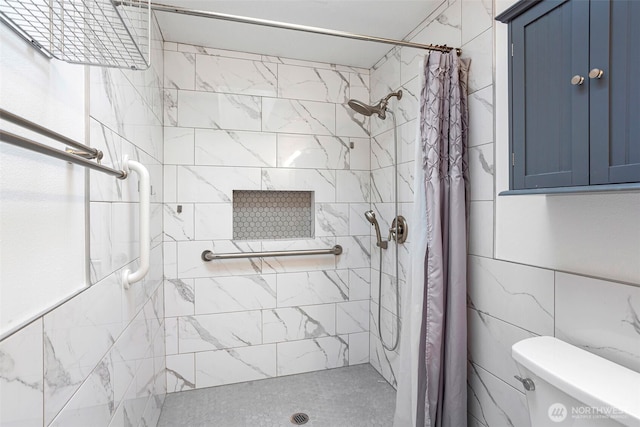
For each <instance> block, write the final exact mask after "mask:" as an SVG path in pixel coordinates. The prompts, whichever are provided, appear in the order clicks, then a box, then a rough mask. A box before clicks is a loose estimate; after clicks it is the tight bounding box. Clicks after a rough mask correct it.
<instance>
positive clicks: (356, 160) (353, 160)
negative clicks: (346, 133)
mask: <svg viewBox="0 0 640 427" xmlns="http://www.w3.org/2000/svg"><path fill="white" fill-rule="evenodd" d="M349 142H350V143H351V144H352V145H353V148H351V151H350V152H349V169H351V170H365V171H368V170H370V169H371V140H370V139H369V138H349Z"/></svg>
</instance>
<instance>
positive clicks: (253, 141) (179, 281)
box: [163, 42, 371, 392]
mask: <svg viewBox="0 0 640 427" xmlns="http://www.w3.org/2000/svg"><path fill="white" fill-rule="evenodd" d="M164 48H165V53H164V54H165V75H164V87H165V95H164V99H165V146H164V179H165V183H164V184H165V187H164V191H165V192H164V206H163V210H164V224H163V229H164V244H163V245H164V253H165V276H166V280H165V283H164V287H165V289H164V291H165V307H166V316H167V318H166V346H167V386H168V391H169V392H174V391H181V390H188V389H193V388H202V387H210V386H216V385H222V384H230V383H237V382H241V381H249V380H256V379H262V378H269V377H275V376H281V375H290V374H295V373H301V372H308V371H315V370H322V369H330V368H336V367H341V366H347V365H353V364H358V363H367V362H368V361H369V316H368V312H369V298H370V291H369V286H370V285H369V277H370V274H369V267H370V262H371V260H370V258H371V247H370V232H371V230H370V227H369V226H368V223H367V222H366V220H365V219H364V216H363V214H364V212H365V211H366V210H367V209H369V206H370V203H371V194H370V189H371V186H370V135H369V122H368V120H367V119H364V118H363V117H362V116H357V115H354V113H352V112H351V111H350V110H348V109H347V108H345V103H346V102H347V100H348V99H349V98H352V97H357V98H360V99H363V100H364V101H368V99H369V70H366V69H357V68H351V67H343V66H336V65H330V64H323V63H313V62H304V61H294V60H288V59H283V58H277V57H267V56H262V55H255V54H247V53H242V52H233V51H225V50H218V49H212V48H208V47H201V46H190V45H184V44H177V43H172V42H165V44H164ZM351 145H353V148H352V147H351ZM234 190H286V191H311V192H313V195H312V200H313V212H312V214H313V217H314V224H313V227H314V228H315V230H314V235H313V236H312V237H311V238H304V239H300V238H297V239H291V238H282V237H285V236H282V237H280V238H275V239H260V238H259V236H256V237H254V238H253V239H252V238H251V236H246V235H243V239H242V240H233V236H234V229H233V224H234V221H233V192H234ZM179 210H180V212H179ZM336 244H339V245H342V247H343V249H344V252H343V254H342V255H340V256H338V257H335V256H333V255H326V256H313V257H311V256H305V257H295V258H293V257H291V258H287V257H280V258H264V259H260V258H253V259H235V260H225V261H213V262H209V263H205V262H203V261H202V260H201V258H200V254H201V253H202V251H203V250H205V249H209V250H212V251H214V252H253V251H273V250H297V249H316V248H323V249H324V248H330V247H332V246H333V245H336Z"/></svg>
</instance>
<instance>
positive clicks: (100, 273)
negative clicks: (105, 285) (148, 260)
mask: <svg viewBox="0 0 640 427" xmlns="http://www.w3.org/2000/svg"><path fill="white" fill-rule="evenodd" d="M89 209H90V218H91V226H90V239H89V244H90V246H89V254H90V268H91V270H90V271H91V283H96V282H98V281H99V280H102V279H104V278H105V276H107V275H108V274H110V273H111V272H112V271H113V270H114V267H113V258H112V254H113V251H112V250H111V242H112V237H111V234H112V233H111V227H112V222H111V203H98V202H91V204H90V205H89Z"/></svg>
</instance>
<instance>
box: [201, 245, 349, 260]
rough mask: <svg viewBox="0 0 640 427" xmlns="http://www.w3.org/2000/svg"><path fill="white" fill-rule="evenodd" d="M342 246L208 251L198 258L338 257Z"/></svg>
mask: <svg viewBox="0 0 640 427" xmlns="http://www.w3.org/2000/svg"><path fill="white" fill-rule="evenodd" d="M341 253H342V246H340V245H335V246H334V247H332V248H330V249H310V250H299V251H271V252H237V253H229V254H216V253H213V252H211V251H209V250H207V251H204V252H202V255H201V256H200V257H201V258H202V260H203V261H213V260H215V259H235V258H265V257H278V256H300V255H336V256H337V255H340V254H341Z"/></svg>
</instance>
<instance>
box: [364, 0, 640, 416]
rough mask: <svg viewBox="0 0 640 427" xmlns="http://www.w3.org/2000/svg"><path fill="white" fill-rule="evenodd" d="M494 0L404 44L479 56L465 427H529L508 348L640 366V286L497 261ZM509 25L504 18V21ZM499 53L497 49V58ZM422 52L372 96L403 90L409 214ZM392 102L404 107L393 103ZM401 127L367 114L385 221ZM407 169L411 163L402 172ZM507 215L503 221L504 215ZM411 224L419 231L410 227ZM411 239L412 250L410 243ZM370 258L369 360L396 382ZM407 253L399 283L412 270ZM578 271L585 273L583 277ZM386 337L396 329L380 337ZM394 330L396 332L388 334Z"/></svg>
mask: <svg viewBox="0 0 640 427" xmlns="http://www.w3.org/2000/svg"><path fill="white" fill-rule="evenodd" d="M493 17H494V2H493V1H491V0H448V1H445V2H443V4H442V5H441V6H440V8H439V9H438V10H436V11H435V12H434V13H433V14H432V15H431V16H430V17H429V18H428V19H426V20H425V22H424V23H423V24H422V25H421V26H420V27H418V28H416V29H415V30H414V31H413V32H412V33H411V34H410V35H409V36H408V39H410V40H413V41H416V42H422V43H434V44H447V45H449V46H461V47H462V49H463V57H469V58H471V70H470V76H469V114H470V116H469V120H470V124H469V129H470V138H469V145H470V147H469V169H470V205H471V210H470V235H469V264H468V268H469V282H468V345H469V347H468V352H469V370H468V411H469V425H473V426H485V427H502V426H517V427H525V426H528V425H529V420H528V413H527V406H526V398H525V395H524V389H523V388H522V385H521V384H520V383H519V382H517V381H516V380H515V379H514V378H513V376H514V375H516V374H518V371H517V368H516V365H515V363H514V362H513V360H512V358H511V346H512V345H513V344H514V343H515V342H517V341H520V340H522V339H525V338H528V337H532V336H537V335H551V336H556V337H558V338H560V339H563V340H565V341H567V342H569V343H572V344H574V345H577V346H579V347H582V348H584V349H586V350H588V351H591V352H593V353H596V354H599V355H601V356H603V357H605V358H607V359H610V360H613V361H615V362H616V363H620V364H621V365H624V366H627V367H629V368H631V369H634V370H636V371H637V370H640V363H639V359H640V350H639V349H640V334H639V333H638V331H639V330H640V329H639V328H638V311H639V310H640V300H639V298H640V297H639V295H640V288H639V287H638V285H639V284H635V286H634V284H622V283H616V282H611V281H606V280H598V279H592V278H589V277H585V276H580V275H579V274H567V273H562V272H558V271H553V270H549V269H543V268H538V267H536V266H529V265H522V264H516V263H510V262H505V261H501V260H498V259H495V258H494V222H495V221H496V220H498V218H495V214H494V194H495V190H494V188H495V184H494V180H495V168H496V166H495V164H494V151H495V146H494V139H495V137H494V111H493V105H494V75H495V74H494V64H493V56H494V51H493V49H494V47H493V31H494V29H493ZM499 25H501V24H499ZM496 54H498V53H496ZM422 57H423V52H420V51H416V50H414V49H409V48H402V49H394V50H391V51H390V52H389V53H388V54H387V55H386V56H385V57H384V58H382V59H381V60H380V62H378V64H376V65H375V66H374V67H373V69H372V70H371V76H370V81H371V101H372V102H375V101H377V100H378V99H380V98H381V97H383V96H385V95H386V94H387V93H389V92H390V91H395V90H397V89H398V88H402V90H403V91H404V93H405V97H403V99H402V100H401V101H400V102H398V103H397V106H396V108H397V110H398V115H397V117H398V121H397V132H398V135H399V141H400V144H399V154H398V155H399V170H400V173H399V176H400V191H399V195H400V201H401V205H400V206H401V213H402V214H403V215H405V216H407V218H410V213H411V201H412V189H411V187H410V185H405V183H411V182H412V180H411V179H409V178H410V177H411V176H412V171H413V160H414V139H415V126H416V125H415V117H416V105H417V97H416V91H417V87H418V80H417V78H416V76H417V73H418V63H419V61H420V59H421V58H422ZM394 105H396V104H394ZM392 130H393V123H392V122H390V121H389V120H387V121H384V122H383V121H380V120H375V119H372V121H371V189H372V196H371V198H372V207H373V209H375V210H376V213H377V214H378V218H379V219H380V218H381V220H380V223H381V228H382V229H383V230H384V229H387V228H388V227H389V222H390V219H391V218H393V207H392V204H391V203H389V202H390V201H391V200H393V192H392V188H393V187H392V185H393V181H392V177H393V175H392V174H391V173H390V172H387V170H390V169H392V165H393V160H392V159H393V156H392V154H391V152H390V149H391V147H392V145H391V144H392V143H393V133H392ZM403 166H405V167H403ZM503 220H504V219H503ZM409 228H410V230H411V226H409ZM410 240H411V234H410V237H409V242H408V244H407V245H406V246H403V247H402V248H403V249H404V248H405V247H406V251H408V250H410V247H411V242H410ZM375 249H376V248H375V247H374V248H373V252H372V261H371V266H372V268H371V286H372V287H371V296H372V303H371V314H370V317H371V319H370V325H371V330H370V343H371V345H370V363H371V364H372V365H373V366H374V367H375V368H376V369H378V370H379V371H380V372H381V373H382V375H383V376H384V377H385V378H386V379H387V380H388V381H389V382H390V383H392V384H394V383H395V372H396V370H397V361H398V354H397V353H392V352H388V351H386V350H384V349H383V348H382V346H381V345H380V340H379V338H378V332H377V325H376V322H377V304H378V303H379V301H380V298H379V295H378V294H379V292H378V289H377V283H378V282H377V275H378V267H377V266H378V262H379V258H377V257H378V254H377V250H375ZM403 258H404V256H403V255H401V256H400V277H401V281H400V286H406V284H405V283H404V281H403V280H402V278H403V274H404V271H405V270H406V268H407V266H405V265H403V262H402V261H403ZM393 261H394V258H393V253H391V251H387V252H386V253H385V254H384V257H383V271H384V273H385V274H383V281H382V298H381V300H382V307H383V311H382V313H383V315H382V330H383V334H390V333H391V331H392V328H394V327H395V324H394V323H393V321H392V320H393V319H394V317H393V316H394V313H393V310H394V307H395V305H394V304H395V302H394V295H393V292H392V290H393V287H392V277H391V276H389V275H387V274H386V273H387V272H392V271H393V268H394V265H393ZM578 273H579V272H578ZM384 336H385V337H387V336H388V335H384ZM389 336H390V335H389Z"/></svg>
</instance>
